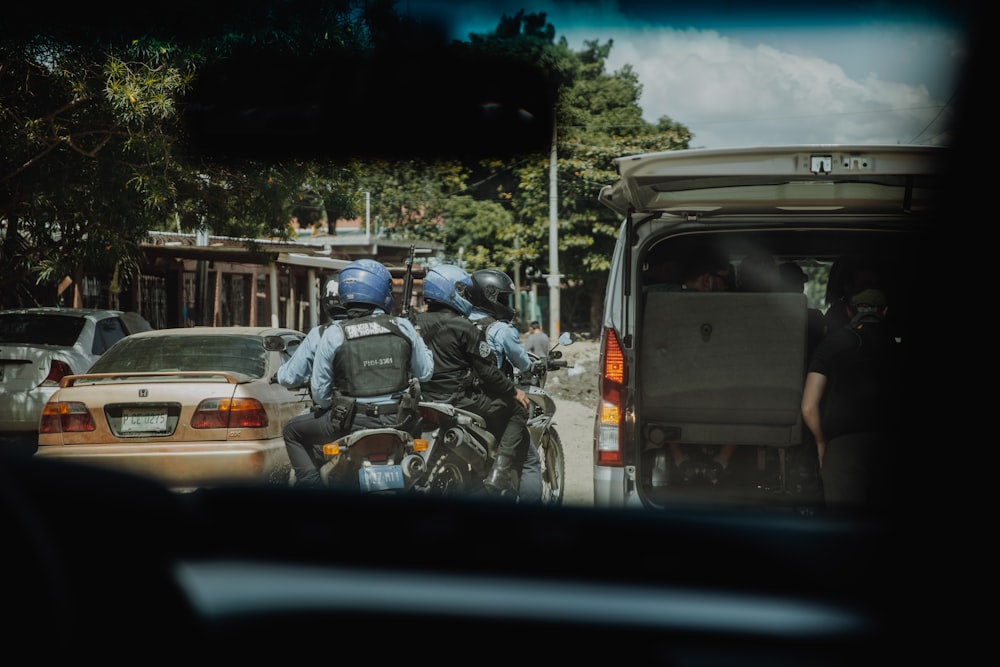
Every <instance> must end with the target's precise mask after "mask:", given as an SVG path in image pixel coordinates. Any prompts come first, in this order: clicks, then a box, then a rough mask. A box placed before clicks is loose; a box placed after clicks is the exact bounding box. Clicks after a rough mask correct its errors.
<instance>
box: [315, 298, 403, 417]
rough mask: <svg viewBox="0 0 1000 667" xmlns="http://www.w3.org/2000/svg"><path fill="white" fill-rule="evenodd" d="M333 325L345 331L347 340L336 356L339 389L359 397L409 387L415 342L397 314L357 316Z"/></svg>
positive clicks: (335, 374) (342, 392)
mask: <svg viewBox="0 0 1000 667" xmlns="http://www.w3.org/2000/svg"><path fill="white" fill-rule="evenodd" d="M334 325H335V326H339V327H340V329H341V330H342V331H343V332H344V343H343V345H341V347H340V349H338V350H337V354H336V355H335V356H334V358H333V377H334V385H335V387H334V389H335V390H336V392H337V393H339V394H342V395H344V396H351V397H355V398H358V397H365V396H379V395H382V394H392V393H395V392H399V391H403V390H404V389H406V387H407V385H408V382H409V369H410V356H411V352H412V348H413V346H412V344H411V343H410V340H409V339H408V338H407V337H406V335H405V334H404V333H403V332H402V331H401V330H400V328H399V325H398V324H397V323H396V318H395V317H393V316H392V315H384V314H383V315H375V316H373V317H368V316H365V317H357V318H350V319H346V320H340V321H337V322H335V323H334Z"/></svg>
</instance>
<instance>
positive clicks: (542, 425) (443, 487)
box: [414, 332, 576, 505]
mask: <svg viewBox="0 0 1000 667" xmlns="http://www.w3.org/2000/svg"><path fill="white" fill-rule="evenodd" d="M575 340H576V336H575V335H574V334H571V333H568V332H567V333H563V334H562V335H561V336H560V337H559V342H558V344H557V345H556V346H554V347H553V348H552V349H551V350H550V351H549V353H548V355H547V356H546V357H545V358H542V357H538V356H537V355H529V356H531V357H532V361H533V362H534V363H533V365H532V368H531V370H530V371H528V372H521V371H518V370H515V378H514V380H515V384H516V385H517V386H518V387H519V388H520V389H522V390H523V391H524V392H525V393H526V394H527V396H528V401H529V410H528V424H527V425H528V432H529V434H530V436H531V441H532V442H533V443H534V444H535V447H536V448H537V449H538V454H539V458H540V459H541V465H542V498H541V503H542V504H544V505H560V504H562V500H563V495H564V492H565V471H566V465H565V458H564V455H563V447H562V441H561V440H560V439H559V434H558V433H557V432H556V430H555V426H554V417H555V410H556V406H555V402H554V401H553V400H552V397H551V396H550V395H549V394H548V392H546V391H545V380H546V378H547V376H548V373H549V371H553V370H557V369H559V368H566V367H568V363H567V362H566V361H564V360H563V359H562V351H560V350H557V349H556V348H557V347H558V346H559V345H560V344H561V345H564V346H565V345H571V344H572V343H573V342H574V341H575ZM420 417H421V422H422V427H421V428H422V438H421V439H423V440H426V441H427V443H428V448H427V450H426V455H425V471H424V476H423V479H422V480H420V481H419V482H417V484H415V485H414V489H415V490H418V491H421V492H424V493H429V494H434V495H453V494H477V493H485V487H484V486H483V480H484V479H485V478H486V476H487V475H488V474H489V471H490V470H491V469H492V467H493V462H494V460H495V458H496V442H495V438H494V437H493V435H492V434H491V433H490V432H489V430H488V429H487V428H486V422H485V420H484V419H483V418H482V417H480V416H479V415H477V414H475V413H473V412H470V411H468V410H462V409H460V408H456V407H455V406H453V405H451V404H450V403H437V402H424V401H422V402H420Z"/></svg>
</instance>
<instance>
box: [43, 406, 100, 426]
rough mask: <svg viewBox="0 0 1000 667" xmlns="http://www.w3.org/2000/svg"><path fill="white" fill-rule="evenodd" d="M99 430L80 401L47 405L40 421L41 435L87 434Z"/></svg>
mask: <svg viewBox="0 0 1000 667" xmlns="http://www.w3.org/2000/svg"><path fill="white" fill-rule="evenodd" d="M95 430H97V424H95V423H94V418H93V417H92V416H91V415H90V410H88V409H87V406H86V405H84V404H83V403H80V402H79V401H55V402H49V403H46V404H45V407H43V408H42V416H41V417H39V419H38V432H39V433H86V432H87V431H95Z"/></svg>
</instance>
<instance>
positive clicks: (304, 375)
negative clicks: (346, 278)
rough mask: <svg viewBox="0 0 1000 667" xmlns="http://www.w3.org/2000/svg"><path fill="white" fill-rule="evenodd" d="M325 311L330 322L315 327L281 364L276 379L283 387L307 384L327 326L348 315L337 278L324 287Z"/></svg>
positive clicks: (330, 279)
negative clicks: (341, 299) (342, 301)
mask: <svg viewBox="0 0 1000 667" xmlns="http://www.w3.org/2000/svg"><path fill="white" fill-rule="evenodd" d="M320 304H321V305H322V306H323V312H325V313H326V315H327V317H329V318H330V322H325V323H323V324H320V325H318V326H315V327H313V328H312V329H311V330H310V331H309V333H308V334H306V337H305V338H304V339H303V340H302V342H301V343H300V344H299V347H298V349H296V350H295V352H294V353H293V354H292V356H291V358H289V359H288V360H287V361H285V363H283V364H281V367H280V368H279V369H278V373H277V375H276V376H275V380H276V381H277V382H278V384H280V385H281V386H282V387H288V388H289V389H298V388H299V387H302V386H305V385H306V384H307V383H308V382H309V380H310V378H311V377H312V367H313V359H314V358H315V356H316V348H317V347H318V346H319V340H320V338H322V336H323V332H324V331H326V329H327V327H329V326H330V324H331V323H332V322H334V321H336V320H342V319H344V318H345V317H347V309H346V308H344V305H343V304H342V303H341V302H340V284H339V282H338V281H337V279H336V278H329V279H327V281H326V285H325V286H324V288H323V296H322V298H321V300H320Z"/></svg>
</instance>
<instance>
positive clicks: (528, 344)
mask: <svg viewBox="0 0 1000 667" xmlns="http://www.w3.org/2000/svg"><path fill="white" fill-rule="evenodd" d="M551 347H552V346H551V344H550V342H549V336H548V334H546V333H545V332H544V331H542V325H541V323H540V322H539V321H538V320H532V322H531V325H530V327H529V329H528V338H527V339H526V340H525V341H524V349H525V350H527V351H528V352H530V353H531V354H536V355H538V356H539V357H541V358H543V359H544V358H545V357H546V356H548V354H549V350H550V349H551Z"/></svg>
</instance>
